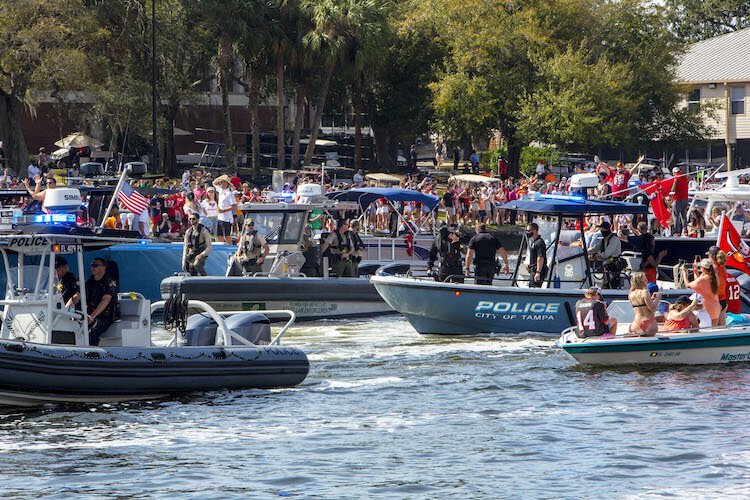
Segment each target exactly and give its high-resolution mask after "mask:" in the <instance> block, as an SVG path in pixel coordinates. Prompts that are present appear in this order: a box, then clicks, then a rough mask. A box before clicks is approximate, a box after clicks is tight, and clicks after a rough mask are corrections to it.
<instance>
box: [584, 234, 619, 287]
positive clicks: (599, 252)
mask: <svg viewBox="0 0 750 500" xmlns="http://www.w3.org/2000/svg"><path fill="white" fill-rule="evenodd" d="M599 231H600V232H601V234H602V237H601V239H600V240H599V241H597V242H596V244H595V245H594V246H593V247H591V248H589V250H588V252H589V255H591V258H592V259H594V260H601V261H602V262H604V268H605V269H606V270H607V271H608V272H606V273H605V274H604V288H616V287H617V285H618V284H619V278H620V267H619V266H620V255H622V244H621V242H620V238H618V237H617V236H616V235H615V234H614V233H613V232H612V225H611V224H610V223H609V222H607V221H603V222H602V223H601V224H599Z"/></svg>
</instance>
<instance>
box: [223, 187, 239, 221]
mask: <svg viewBox="0 0 750 500" xmlns="http://www.w3.org/2000/svg"><path fill="white" fill-rule="evenodd" d="M236 204H237V200H235V198H234V193H233V192H232V188H229V189H219V208H220V209H222V210H226V209H227V208H232V205H236ZM219 220H221V221H224V222H234V215H233V214H232V211H231V210H228V211H226V212H219Z"/></svg>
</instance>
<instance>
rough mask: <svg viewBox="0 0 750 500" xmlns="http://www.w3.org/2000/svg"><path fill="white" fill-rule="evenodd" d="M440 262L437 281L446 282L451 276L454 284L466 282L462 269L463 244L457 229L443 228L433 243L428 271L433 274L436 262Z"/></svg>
mask: <svg viewBox="0 0 750 500" xmlns="http://www.w3.org/2000/svg"><path fill="white" fill-rule="evenodd" d="M436 260H438V261H439V262H440V268H439V270H438V273H437V274H436V275H435V281H439V282H444V281H446V280H447V279H448V278H450V277H451V276H453V278H451V280H450V281H451V282H452V283H463V282H464V278H463V276H464V274H463V273H464V270H463V268H462V267H461V243H460V241H459V238H458V235H457V234H456V231H455V229H452V228H450V227H448V226H443V227H441V228H440V230H439V231H438V236H437V237H436V238H435V240H434V241H433V242H432V247H431V248H430V255H429V258H428V260H427V269H428V270H429V271H430V272H432V267H433V265H434V264H435V261H436Z"/></svg>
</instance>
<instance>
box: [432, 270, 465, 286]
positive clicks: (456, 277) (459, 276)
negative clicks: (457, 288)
mask: <svg viewBox="0 0 750 500" xmlns="http://www.w3.org/2000/svg"><path fill="white" fill-rule="evenodd" d="M451 276H453V277H452V278H450V280H449V282H450V283H463V282H464V270H463V269H462V268H461V266H440V270H439V271H438V274H437V276H435V281H439V282H441V283H443V282H445V281H446V280H448V278H449V277H451Z"/></svg>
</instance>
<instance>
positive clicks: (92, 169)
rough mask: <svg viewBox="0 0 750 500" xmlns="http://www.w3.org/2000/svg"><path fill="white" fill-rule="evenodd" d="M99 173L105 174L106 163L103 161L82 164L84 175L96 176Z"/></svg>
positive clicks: (82, 174) (82, 173)
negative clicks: (102, 162) (103, 163)
mask: <svg viewBox="0 0 750 500" xmlns="http://www.w3.org/2000/svg"><path fill="white" fill-rule="evenodd" d="M99 175H104V165H102V164H101V163H97V162H89V163H83V164H82V165H81V176H82V177H96V176H99Z"/></svg>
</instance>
